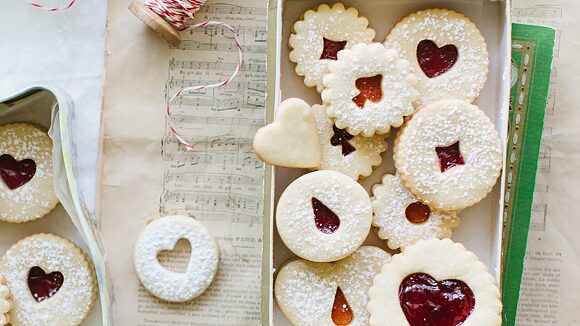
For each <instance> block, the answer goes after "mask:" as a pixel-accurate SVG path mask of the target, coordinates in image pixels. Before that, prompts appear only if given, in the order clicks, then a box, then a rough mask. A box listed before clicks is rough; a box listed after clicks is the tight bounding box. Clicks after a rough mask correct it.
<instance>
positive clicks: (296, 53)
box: [289, 3, 375, 93]
mask: <svg viewBox="0 0 580 326" xmlns="http://www.w3.org/2000/svg"><path fill="white" fill-rule="evenodd" d="M368 25H369V22H368V20H367V19H366V18H364V17H361V16H359V13H358V11H357V10H356V9H355V8H348V9H345V7H344V5H343V4H342V3H335V4H334V5H332V7H329V6H328V5H326V4H322V5H320V6H319V7H318V8H316V9H315V10H308V11H306V12H305V13H304V15H303V19H302V20H299V21H297V22H296V23H295V24H294V33H293V34H292V35H291V36H290V40H289V45H290V48H291V49H292V50H291V51H290V61H292V62H295V63H296V73H297V74H298V75H300V76H304V84H306V86H308V87H316V89H317V90H318V92H319V93H320V92H321V91H322V89H323V85H322V76H323V74H324V73H325V72H326V67H327V65H328V63H329V62H331V61H333V60H336V58H337V54H338V52H340V51H341V50H343V49H350V48H351V47H352V46H353V45H354V44H357V43H370V42H372V40H373V39H374V38H375V31H374V30H373V29H371V28H369V27H368Z"/></svg>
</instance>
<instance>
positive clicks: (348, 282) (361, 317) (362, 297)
mask: <svg viewBox="0 0 580 326" xmlns="http://www.w3.org/2000/svg"><path fill="white" fill-rule="evenodd" d="M389 258H390V255H389V254H388V253H387V252H385V251H383V250H382V249H380V248H377V247H370V246H369V247H361V248H359V249H358V250H357V251H356V252H354V253H353V254H352V255H351V256H349V257H347V258H345V259H343V260H340V261H338V262H335V263H314V262H310V261H307V260H303V259H298V260H294V261H292V262H290V263H288V264H286V265H285V266H284V267H282V269H281V270H280V272H278V276H277V277H276V284H275V295H276V301H277V302H278V305H279V306H280V309H282V311H283V312H284V315H286V317H287V318H288V320H289V321H290V322H291V323H292V324H293V325H349V326H356V325H368V320H369V314H368V312H367V310H366V304H367V302H368V295H367V291H368V289H369V288H370V287H371V284H372V280H373V277H374V276H375V274H376V273H378V272H379V270H380V268H381V266H382V264H384V263H385V262H387V261H388V259H389Z"/></svg>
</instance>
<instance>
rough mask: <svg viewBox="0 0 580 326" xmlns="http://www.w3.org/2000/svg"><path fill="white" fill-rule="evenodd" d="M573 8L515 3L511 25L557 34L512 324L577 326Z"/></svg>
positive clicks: (554, 2)
mask: <svg viewBox="0 0 580 326" xmlns="http://www.w3.org/2000/svg"><path fill="white" fill-rule="evenodd" d="M579 11H580V3H578V2H577V1H574V0H519V1H515V2H514V8H513V16H514V21H518V22H522V23H529V24H539V25H547V26H551V27H554V28H556V29H557V32H556V43H555V50H554V67H553V69H552V79H551V85H550V91H549V98H548V105H547V108H546V117H545V125H544V133H543V138H542V145H541V148H540V158H539V162H538V172H537V181H536V191H535V193H534V202H533V208H532V219H531V225H530V234H529V238H528V248H527V252H526V258H525V269H524V275H523V281H522V288H521V290H520V302H519V307H518V314H517V320H516V325H518V326H520V325H522V326H526V325H530V326H531V325H534V326H537V325H579V324H580V316H578V314H577V313H576V311H577V307H578V293H579V292H580V283H579V282H578V281H579V277H580V263H579V262H578V258H577V250H578V248H580V240H579V239H578V236H577V230H578V229H580V222H579V221H578V219H577V215H578V214H577V213H575V205H576V204H577V200H578V191H577V189H576V188H577V187H576V185H577V183H578V180H580V171H579V170H578V163H577V162H578V157H577V156H578V155H579V153H580V142H578V139H580V130H579V129H578V127H577V126H578V124H579V123H580V116H579V115H578V111H577V110H576V109H575V108H576V107H577V103H578V95H577V94H578V92H577V90H576V88H577V86H576V84H577V81H576V80H577V75H576V71H574V69H569V67H572V66H577V64H578V61H577V59H576V53H577V51H578V50H580V49H579V44H578V42H577V39H578V37H579V36H580V32H579V30H580V22H579V21H578V20H577V17H576V14H577V13H578V12H579Z"/></svg>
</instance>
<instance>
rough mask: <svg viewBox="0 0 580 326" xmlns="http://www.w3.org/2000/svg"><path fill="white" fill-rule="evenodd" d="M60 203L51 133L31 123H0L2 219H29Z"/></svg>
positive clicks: (0, 198) (43, 214) (40, 215)
mask: <svg viewBox="0 0 580 326" xmlns="http://www.w3.org/2000/svg"><path fill="white" fill-rule="evenodd" d="M57 204H58V198H57V197H56V194H55V193H54V180H53V169H52V140H51V139H50V137H49V136H48V134H47V133H46V132H45V131H44V130H42V129H40V128H39V127H37V126H35V125H32V124H28V123H15V124H7V125H3V126H0V221H5V222H13V223H21V222H28V221H31V220H34V219H38V218H41V217H43V216H45V215H46V214H48V213H49V212H50V211H51V210H52V209H54V208H55V207H56V205H57Z"/></svg>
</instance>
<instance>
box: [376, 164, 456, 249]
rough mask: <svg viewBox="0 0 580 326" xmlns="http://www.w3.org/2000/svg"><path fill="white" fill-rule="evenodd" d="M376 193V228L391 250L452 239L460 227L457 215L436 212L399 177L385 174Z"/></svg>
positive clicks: (377, 186)
mask: <svg viewBox="0 0 580 326" xmlns="http://www.w3.org/2000/svg"><path fill="white" fill-rule="evenodd" d="M372 192H373V197H372V199H371V201H372V205H373V226H376V227H377V228H378V234H379V238H381V239H385V240H387V245H388V246H389V248H391V249H398V248H403V249H404V248H405V247H408V246H410V245H412V244H414V243H416V242H417V241H419V240H427V239H432V238H439V239H442V238H449V237H451V235H452V233H453V229H454V228H455V227H457V226H458V225H459V217H458V216H457V214H456V213H455V212H450V213H446V212H439V211H436V210H432V209H431V208H429V206H427V205H425V204H423V203H421V202H420V201H419V200H418V199H417V198H416V197H415V196H413V194H411V192H409V190H407V188H405V187H404V186H403V183H402V182H401V179H400V178H399V177H398V176H396V175H392V174H385V175H383V177H382V182H381V183H380V184H376V185H374V186H373V189H372Z"/></svg>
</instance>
